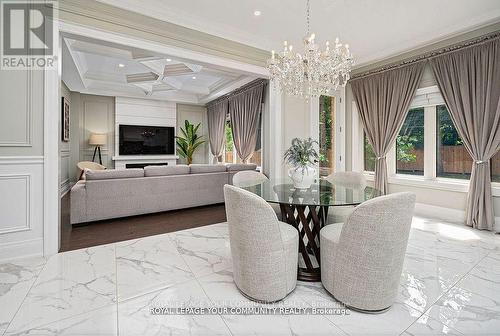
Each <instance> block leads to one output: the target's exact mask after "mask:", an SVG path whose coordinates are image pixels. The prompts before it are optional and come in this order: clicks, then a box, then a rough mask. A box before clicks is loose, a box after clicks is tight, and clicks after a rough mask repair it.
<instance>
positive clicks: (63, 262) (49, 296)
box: [7, 245, 116, 333]
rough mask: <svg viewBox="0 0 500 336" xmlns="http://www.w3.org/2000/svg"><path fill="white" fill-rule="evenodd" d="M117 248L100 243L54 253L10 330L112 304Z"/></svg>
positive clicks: (114, 290) (23, 328)
mask: <svg viewBox="0 0 500 336" xmlns="http://www.w3.org/2000/svg"><path fill="white" fill-rule="evenodd" d="M115 269H116V265H115V248H114V246H113V245H104V246H97V247H92V248H88V249H83V250H76V251H71V252H66V253H60V254H56V255H54V256H52V257H51V258H50V259H49V260H47V263H46V265H45V267H44V269H43V270H42V271H41V272H40V275H39V276H38V278H37V280H36V282H35V283H34V285H33V287H32V288H31V290H30V292H29V293H28V295H27V296H26V298H25V300H24V302H23V303H22V305H21V307H20V308H19V310H18V312H17V314H16V315H15V317H14V319H13V320H12V322H11V323H10V325H9V327H8V329H7V332H10V333H16V332H20V331H23V330H29V329H32V328H35V327H38V326H42V325H46V324H49V323H51V322H55V321H59V320H62V319H65V318H68V317H71V316H74V315H78V314H82V313H85V312H89V311H92V310H95V309H97V308H100V307H103V306H107V305H110V304H112V303H113V302H114V301H115V299H116V283H115Z"/></svg>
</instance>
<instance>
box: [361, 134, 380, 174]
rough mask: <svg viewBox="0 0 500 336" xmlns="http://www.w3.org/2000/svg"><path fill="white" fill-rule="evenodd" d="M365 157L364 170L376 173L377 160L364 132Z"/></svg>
mask: <svg viewBox="0 0 500 336" xmlns="http://www.w3.org/2000/svg"><path fill="white" fill-rule="evenodd" d="M363 144H364V145H363V157H364V167H365V168H364V169H365V171H370V172H372V171H375V160H376V159H377V157H376V155H375V152H374V151H373V147H372V145H371V144H370V142H369V141H368V139H367V138H366V134H365V133H364V132H363Z"/></svg>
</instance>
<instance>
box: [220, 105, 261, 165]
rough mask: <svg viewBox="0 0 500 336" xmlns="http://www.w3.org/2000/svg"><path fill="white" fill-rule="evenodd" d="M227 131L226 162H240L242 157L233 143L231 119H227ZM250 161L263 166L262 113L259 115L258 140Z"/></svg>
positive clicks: (225, 129) (225, 130)
mask: <svg viewBox="0 0 500 336" xmlns="http://www.w3.org/2000/svg"><path fill="white" fill-rule="evenodd" d="M224 132H225V153H224V162H229V163H236V162H240V161H241V160H240V158H239V157H238V154H237V153H236V151H235V149H234V143H233V129H232V127H231V120H229V117H228V119H227V120H226V125H225V128H224ZM249 162H251V163H255V164H256V165H257V167H262V113H261V114H260V116H259V124H258V127H257V142H256V144H255V151H254V153H253V155H252V157H251V158H250V159H249Z"/></svg>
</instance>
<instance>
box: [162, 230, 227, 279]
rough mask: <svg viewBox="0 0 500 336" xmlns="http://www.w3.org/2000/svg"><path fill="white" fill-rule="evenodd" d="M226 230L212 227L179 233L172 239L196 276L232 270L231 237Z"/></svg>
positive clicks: (172, 235) (173, 235) (174, 234)
mask: <svg viewBox="0 0 500 336" xmlns="http://www.w3.org/2000/svg"><path fill="white" fill-rule="evenodd" d="M224 230H225V229H224V228H223V227H218V228H217V229H213V228H211V227H210V226H206V227H201V228H196V229H191V230H185V231H179V232H176V233H172V234H171V237H172V240H173V241H174V243H175V244H176V246H177V249H178V251H179V252H180V254H181V255H182V257H183V258H184V260H185V261H186V263H187V264H188V266H189V268H190V269H191V271H192V272H193V273H194V274H195V276H197V277H200V276H203V275H207V274H210V273H213V272H218V271H222V270H225V269H229V268H231V267H232V266H231V250H230V246H229V237H228V236H227V235H225V234H224Z"/></svg>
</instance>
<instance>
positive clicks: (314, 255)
mask: <svg viewBox="0 0 500 336" xmlns="http://www.w3.org/2000/svg"><path fill="white" fill-rule="evenodd" d="M280 208H281V218H282V221H284V222H287V223H288V224H290V225H293V227H295V228H296V229H297V231H298V232H299V253H300V256H302V259H303V260H304V264H305V267H301V266H300V265H299V266H298V267H299V269H298V275H297V279H298V280H301V281H314V282H317V281H321V270H320V260H321V259H320V250H319V230H321V228H322V227H323V226H324V225H325V221H326V216H327V215H328V206H315V205H309V206H306V205H290V204H280Z"/></svg>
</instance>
